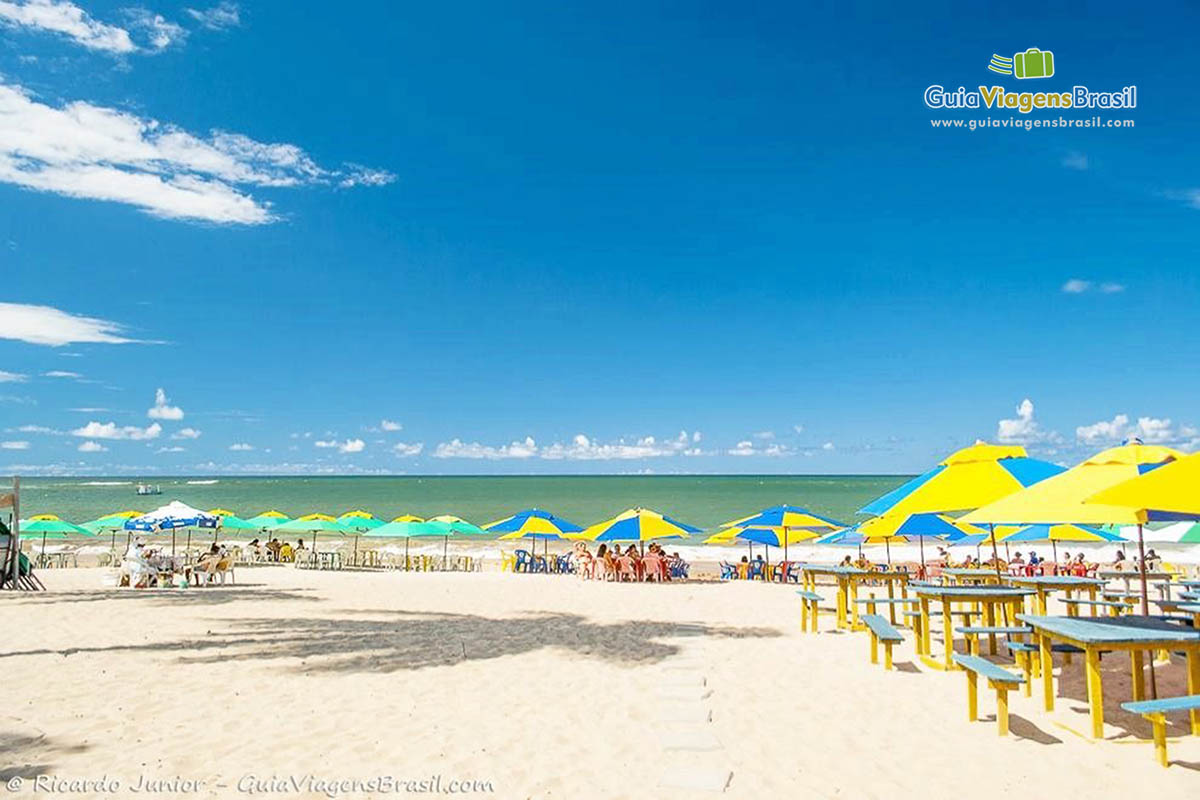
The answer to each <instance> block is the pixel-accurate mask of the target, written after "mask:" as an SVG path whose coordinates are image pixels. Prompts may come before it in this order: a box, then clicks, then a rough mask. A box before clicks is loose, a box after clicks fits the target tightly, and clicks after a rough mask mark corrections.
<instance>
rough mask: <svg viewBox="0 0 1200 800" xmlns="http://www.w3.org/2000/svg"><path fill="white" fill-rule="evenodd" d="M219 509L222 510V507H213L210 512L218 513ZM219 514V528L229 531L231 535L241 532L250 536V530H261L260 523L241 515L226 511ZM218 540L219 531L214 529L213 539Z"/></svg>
mask: <svg viewBox="0 0 1200 800" xmlns="http://www.w3.org/2000/svg"><path fill="white" fill-rule="evenodd" d="M218 510H222V509H213V510H212V511H210V512H208V513H210V514H216V513H217V511H218ZM217 516H218V517H220V518H221V525H220V528H219V529H218V530H220V531H223V532H228V535H230V536H237V535H239V533H240V535H243V536H248V535H249V531H258V530H259V527H258V525H256V524H254V523H253V522H251V521H250V520H247V519H242V518H241V517H239V516H238V515H236V514H234V513H232V512H229V511H226V512H225V513H224V514H217ZM216 540H217V533H216V531H214V532H213V541H214V542H215V541H216Z"/></svg>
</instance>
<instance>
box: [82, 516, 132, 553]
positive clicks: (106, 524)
mask: <svg viewBox="0 0 1200 800" xmlns="http://www.w3.org/2000/svg"><path fill="white" fill-rule="evenodd" d="M135 516H141V515H140V514H138V515H135ZM127 519H129V518H128V517H124V516H121V515H120V514H112V515H110V516H107V517H98V518H97V519H93V520H89V521H87V522H82V523H80V524H79V527H81V528H86V529H87V530H89V531H91V532H92V533H94V534H96V535H99V534H101V533H103V532H104V531H109V532H110V533H111V534H112V541H111V542H110V543H109V549H110V550H116V549H117V531H123V530H125V520H127Z"/></svg>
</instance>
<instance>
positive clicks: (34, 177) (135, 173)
mask: <svg viewBox="0 0 1200 800" xmlns="http://www.w3.org/2000/svg"><path fill="white" fill-rule="evenodd" d="M0 2H2V0H0ZM362 171H363V168H361V167H344V168H342V169H336V170H332V169H326V168H323V167H321V166H319V165H317V164H316V163H315V162H314V161H313V160H312V159H311V158H310V157H309V156H308V154H307V153H305V152H304V151H303V150H302V149H300V148H299V147H297V146H296V145H293V144H270V143H264V142H258V141H255V140H253V139H250V138H249V137H247V136H243V135H241V134H238V133H228V132H224V131H213V132H211V133H210V134H209V136H208V137H207V138H205V137H200V136H196V135H194V134H191V133H188V132H187V131H184V130H182V129H180V128H178V127H176V126H174V125H170V124H166V123H161V122H159V121H157V120H154V119H146V118H142V117H138V116H136V115H134V114H130V113H128V112H125V111H121V110H119V109H114V108H106V107H103V106H96V105H92V104H91V103H87V102H72V103H67V104H66V105H63V106H61V107H55V106H51V105H48V104H45V103H41V102H39V101H37V100H35V99H34V98H33V97H32V96H31V95H30V94H29V93H28V92H27V91H25V90H24V89H23V88H21V87H20V86H10V85H6V84H4V83H3V82H2V79H0V181H4V182H7V183H13V184H16V185H18V186H23V187H25V188H27V189H34V190H37V191H46V192H53V193H56V194H62V195H66V196H69V197H78V198H85V199H91V200H106V201H111V202H117V203H125V204H128V205H132V206H136V207H138V208H140V209H142V210H143V211H146V212H147V213H150V214H153V215H155V216H159V217H164V218H167V219H180V220H200V221H205V222H215V223H228V224H242V225H259V224H264V223H268V222H274V221H275V220H277V219H278V217H277V216H276V215H275V214H274V213H273V212H272V211H271V208H270V204H269V203H267V202H266V201H260V200H257V199H255V198H254V197H252V196H250V195H249V194H248V193H247V192H246V190H245V189H244V188H242V187H247V186H249V187H263V186H269V187H294V186H307V185H314V184H326V185H329V184H338V183H343V182H344V181H345V180H347V179H352V178H354V176H356V175H359V174H360V173H361V172H362ZM393 177H394V176H392V175H391V174H390V173H385V172H382V171H378V175H377V176H376V179H375V180H373V181H366V180H357V182H356V183H355V185H358V184H360V183H361V184H365V183H373V184H374V185H378V184H380V183H388V182H390V181H391V180H392V179H393Z"/></svg>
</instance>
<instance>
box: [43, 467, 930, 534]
mask: <svg viewBox="0 0 1200 800" xmlns="http://www.w3.org/2000/svg"><path fill="white" fill-rule="evenodd" d="M906 479H907V477H906V476H896V475H889V476H879V475H828V476H821V475H762V476H754V475H737V476H722V475H682V476H503V477H497V476H488V477H442V476H437V477H420V476H399V477H237V478H226V477H213V478H199V477H194V476H193V477H186V478H184V477H180V478H156V479H154V481H153V483H154V484H155V485H160V486H161V487H162V490H163V494H162V495H160V496H155V497H139V496H137V495H136V494H135V492H134V489H135V486H136V483H137V482H136V481H131V480H129V479H128V478H54V477H41V478H38V477H30V478H25V479H23V481H22V486H21V516H22V517H26V518H28V517H30V516H32V515H34V514H58V515H59V516H61V517H62V518H63V519H66V520H70V521H71V522H76V523H78V522H85V521H87V520H90V519H95V518H96V517H99V516H103V515H104V514H108V513H112V512H115V511H122V510H125V509H136V510H140V511H148V510H151V509H153V508H156V507H158V506H160V505H163V504H165V503H168V502H170V501H171V500H180V501H182V502H184V503H187V504H189V505H192V506H195V507H196V508H200V509H204V510H207V509H211V508H217V507H221V508H227V509H230V510H231V511H233V512H234V513H235V514H238V515H239V516H243V517H251V516H254V515H256V514H258V513H260V512H262V511H265V510H268V509H278V510H280V511H282V512H283V513H285V514H287V515H288V516H291V517H296V516H300V515H302V514H308V513H312V512H315V511H319V512H323V513H326V514H332V515H334V516H337V515H339V514H342V513H344V512H346V511H351V510H354V509H359V508H362V509H365V510H367V511H370V512H371V513H373V514H374V515H375V516H377V517H379V518H380V519H384V520H390V519H392V518H393V517H395V516H398V515H400V514H416V515H418V516H421V517H430V516H433V515H436V514H455V515H457V516H460V517H462V518H464V519H466V520H469V521H471V522H474V523H476V524H480V525H482V524H485V523H488V522H492V521H494V520H497V519H500V518H502V517H506V516H508V515H509V514H512V513H513V512H515V511H519V510H521V509H524V508H530V507H537V508H543V509H546V510H547V511H550V512H552V513H554V514H557V515H558V516H560V517H563V518H565V519H568V520H570V521H572V522H575V523H577V524H579V525H584V526H586V525H590V524H592V523H595V522H599V521H600V520H603V519H607V518H608V517H611V516H613V515H614V514H617V513H619V512H621V511H624V510H625V509H626V508H629V507H632V506H643V507H646V508H652V509H654V510H656V511H660V512H662V513H665V514H667V515H669V516H672V517H675V518H676V519H679V520H681V521H683V522H687V523H690V524H692V525H695V526H697V527H700V528H705V529H711V528H715V527H717V526H719V525H721V524H722V523H725V522H728V521H730V520H733V519H736V518H738V517H742V516H746V515H748V514H751V513H753V512H755V511H758V510H759V509H761V508H766V507H767V506H772V505H778V504H780V503H789V504H792V505H798V506H804V507H806V508H809V509H811V510H813V511H815V512H817V513H819V514H823V515H826V516H830V517H833V518H834V519H837V520H842V521H845V522H852V521H854V520H855V519H856V517H855V511H856V510H857V509H859V508H861V507H862V506H863V505H864V504H866V503H867V502H869V501H870V500H872V499H874V498H876V497H878V496H879V495H881V494H883V493H884V492H887V491H889V490H890V489H893V488H895V487H896V486H898V485H900V484H901V483H902V482H904V481H905V480H906Z"/></svg>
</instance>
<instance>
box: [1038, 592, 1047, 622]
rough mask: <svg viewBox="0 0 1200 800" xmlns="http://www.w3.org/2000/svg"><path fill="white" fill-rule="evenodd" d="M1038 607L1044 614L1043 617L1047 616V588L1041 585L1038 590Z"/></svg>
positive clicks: (1039, 612)
mask: <svg viewBox="0 0 1200 800" xmlns="http://www.w3.org/2000/svg"><path fill="white" fill-rule="evenodd" d="M1037 607H1038V614H1040V615H1042V616H1043V617H1044V616H1046V590H1045V589H1043V588H1042V587H1041V586H1039V587H1038V590H1037Z"/></svg>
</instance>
